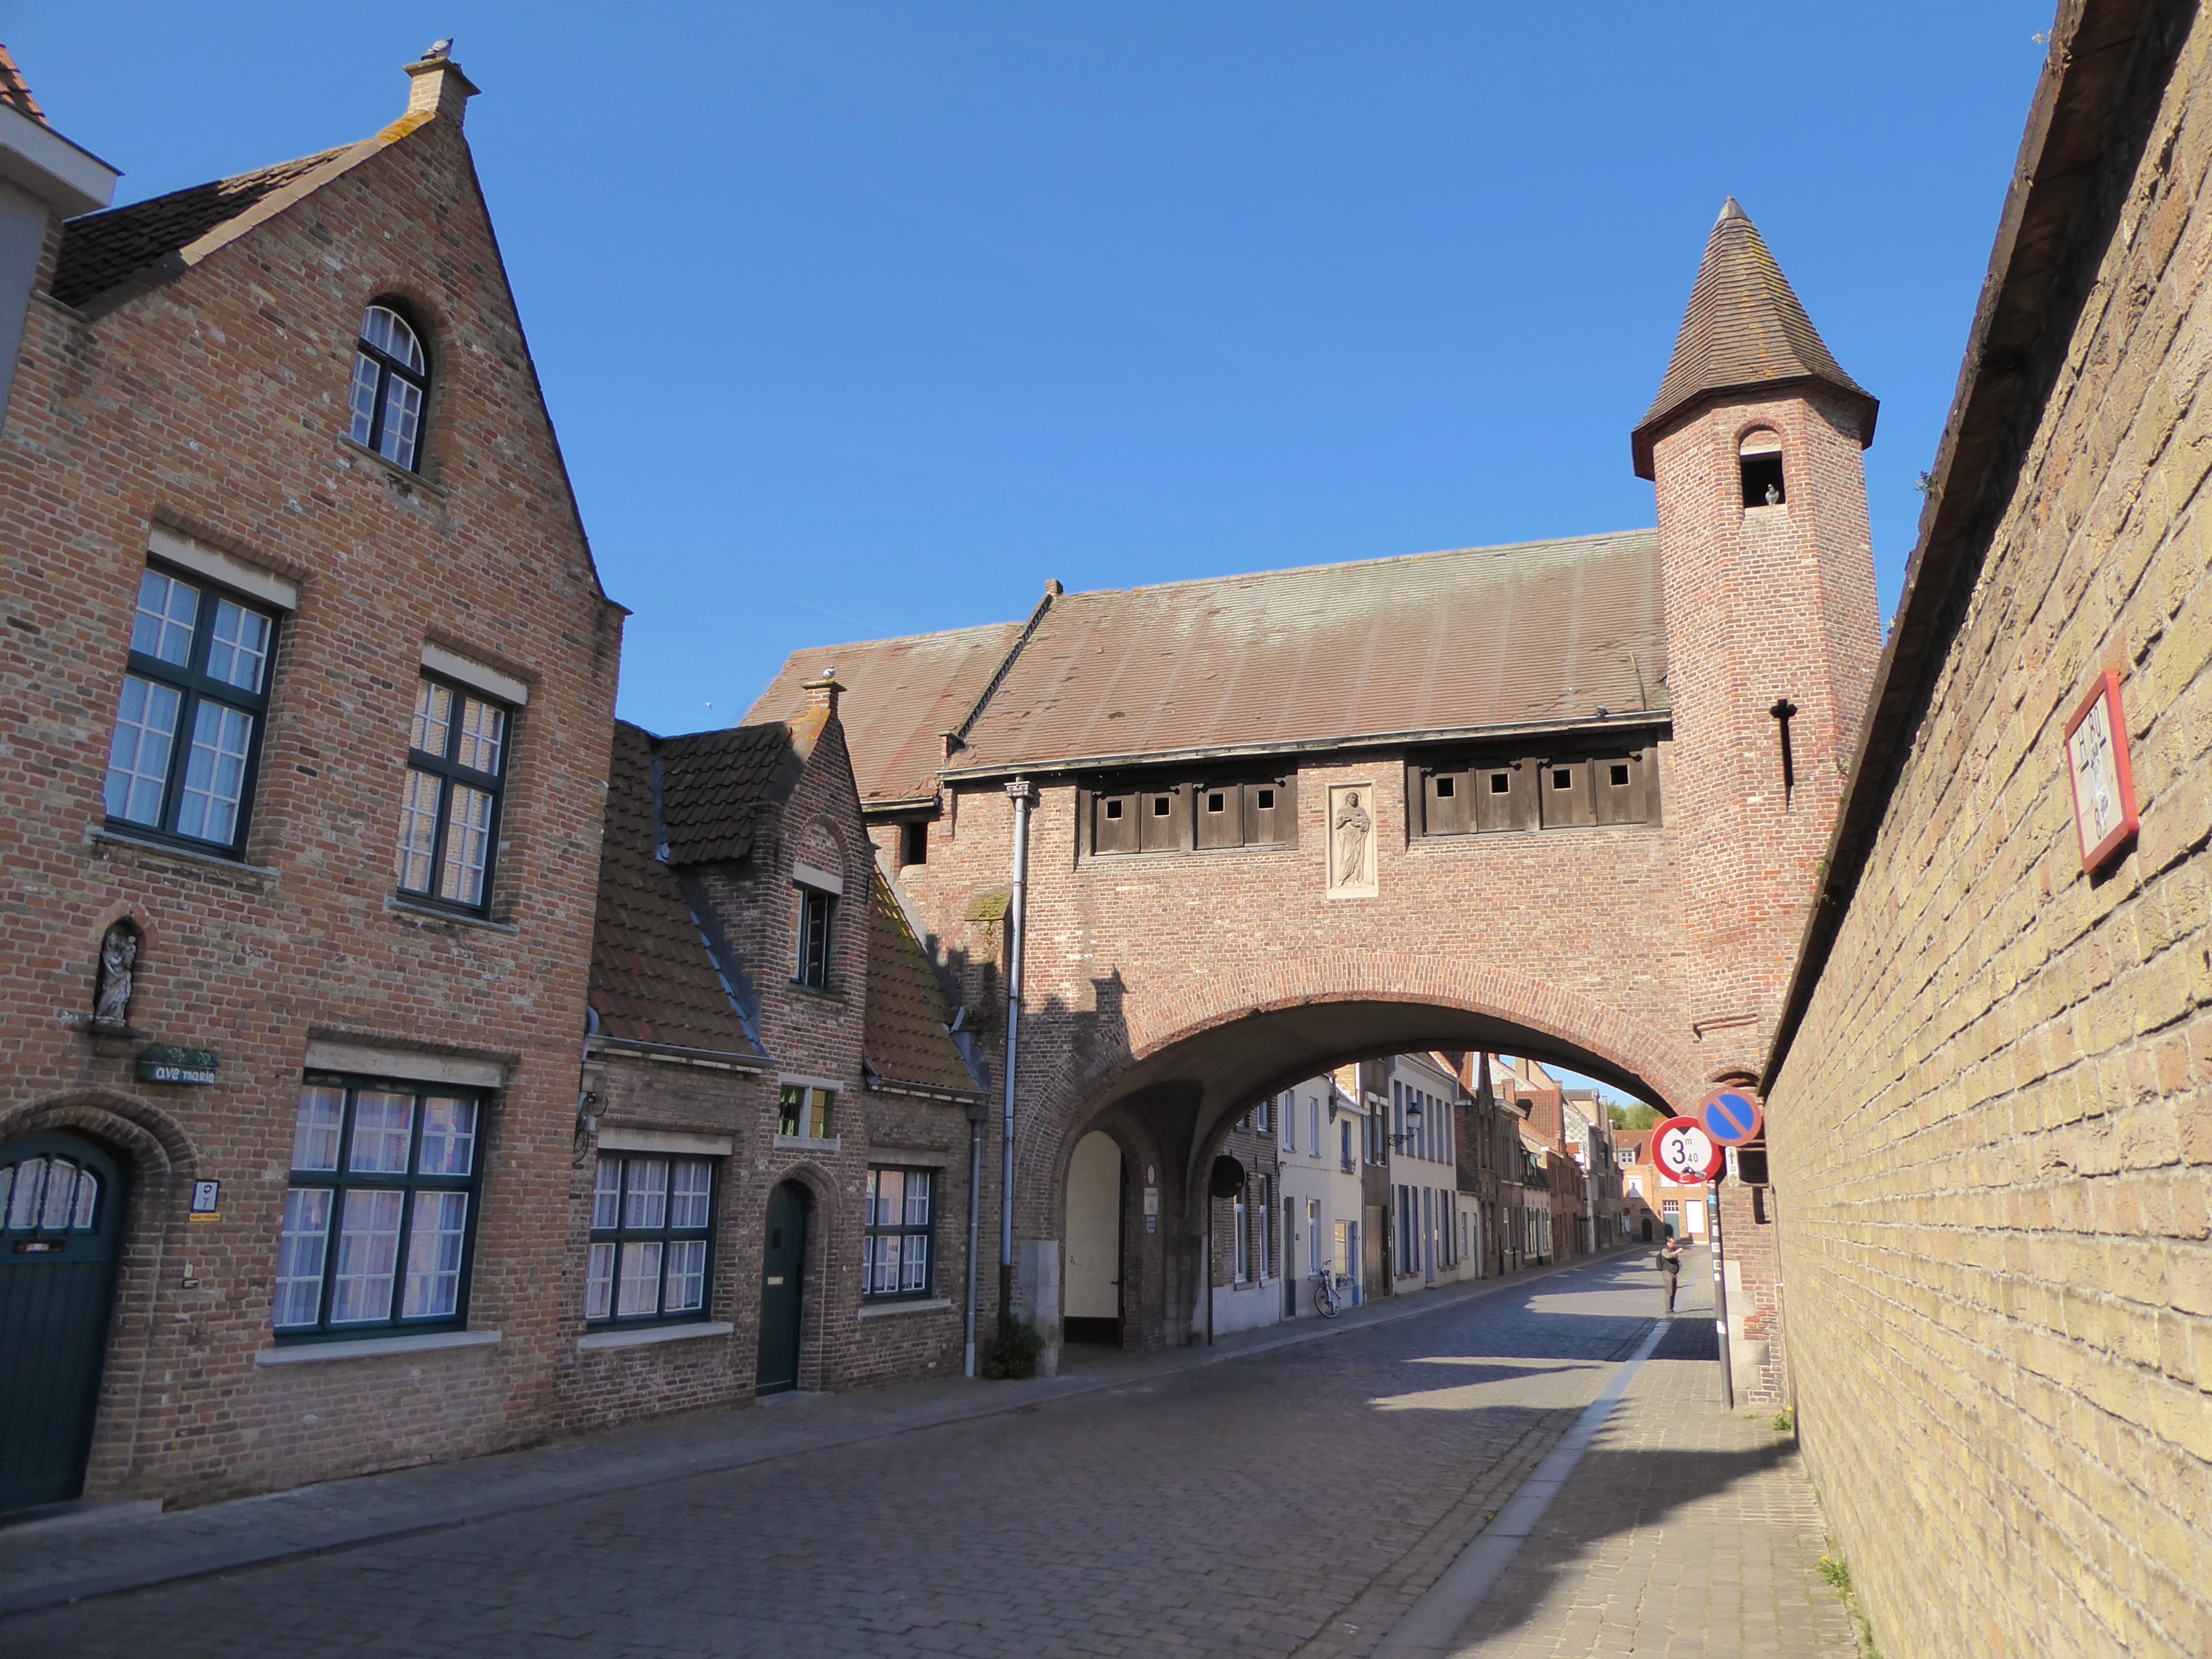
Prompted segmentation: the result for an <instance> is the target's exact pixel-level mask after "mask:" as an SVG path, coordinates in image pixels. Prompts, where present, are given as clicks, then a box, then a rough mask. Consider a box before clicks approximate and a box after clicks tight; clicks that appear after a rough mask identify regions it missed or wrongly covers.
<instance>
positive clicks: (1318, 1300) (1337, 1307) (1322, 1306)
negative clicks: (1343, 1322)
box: [1314, 1269, 1344, 1319]
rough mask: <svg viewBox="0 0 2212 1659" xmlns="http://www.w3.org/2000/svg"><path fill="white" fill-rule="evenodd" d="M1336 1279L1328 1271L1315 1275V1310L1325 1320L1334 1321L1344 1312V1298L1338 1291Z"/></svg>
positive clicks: (1324, 1270)
mask: <svg viewBox="0 0 2212 1659" xmlns="http://www.w3.org/2000/svg"><path fill="white" fill-rule="evenodd" d="M1336 1278H1337V1276H1336V1275H1335V1274H1334V1273H1331V1272H1329V1271H1328V1270H1327V1269H1323V1270H1322V1272H1320V1273H1316V1274H1315V1275H1314V1310H1315V1311H1316V1313H1318V1314H1320V1315H1321V1316H1322V1318H1323V1319H1334V1318H1335V1317H1336V1316H1337V1315H1338V1314H1339V1313H1340V1312H1342V1311H1343V1310H1344V1298H1343V1297H1340V1296H1339V1295H1338V1294H1337V1291H1336Z"/></svg>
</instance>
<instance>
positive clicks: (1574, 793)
mask: <svg viewBox="0 0 2212 1659" xmlns="http://www.w3.org/2000/svg"><path fill="white" fill-rule="evenodd" d="M1538 775H1539V779H1540V781H1541V787H1540V788H1539V789H1538V790H1537V792H1536V793H1537V797H1538V799H1540V800H1541V802H1542V803H1543V804H1542V805H1541V807H1539V808H1538V809H1537V810H1538V811H1539V812H1540V813H1541V816H1542V822H1543V825H1544V828H1545V829H1577V828H1580V827H1581V826H1583V825H1584V824H1591V823H1596V822H1597V809H1596V805H1595V803H1594V802H1593V801H1592V800H1591V799H1590V761H1589V757H1588V756H1587V755H1570V756H1568V757H1565V758H1564V759H1562V758H1557V757H1555V758H1553V759H1551V760H1547V761H1545V762H1543V763H1541V766H1540V767H1539V768H1538Z"/></svg>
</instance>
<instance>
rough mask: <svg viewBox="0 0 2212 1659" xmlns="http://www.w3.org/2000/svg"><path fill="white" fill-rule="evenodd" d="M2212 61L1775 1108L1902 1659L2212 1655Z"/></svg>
mask: <svg viewBox="0 0 2212 1659" xmlns="http://www.w3.org/2000/svg"><path fill="white" fill-rule="evenodd" d="M2079 15H2080V11H2079V9H2073V10H2069V12H2068V13H2067V14H2066V15H2064V16H2063V17H2062V22H2065V23H2070V22H2071V21H2073V20H2074V19H2075V18H2077V17H2078V16H2079ZM2053 52H2054V57H2055V58H2056V55H2057V53H2058V52H2059V47H2058V46H2056V45H2055V46H2054V47H2053ZM2208 54H2212V32H2208V30H2207V29H2206V28H2205V27H2204V25H2203V21H2202V20H2201V16H2200V17H2199V19H2198V21H2197V22H2196V24H2195V29H2194V33H2193V34H2191V36H2190V37H2189V39H2188V40H2187V42H2186V45H2185V49H2184V51H2183V53H2182V56H2181V58H2180V63H2179V69H2178V70H2176V71H2175V73H2174V75H2173V77H2172V82H2171V84H2170V85H2169V86H2167V87H2166V89H2165V91H2164V94H2163V105H2162V107H2160V109H2159V112H2158V115H2157V123H2156V125H2155V127H2154V129H2153V131H2152V132H2151V135H2150V139H2149V143H2148V146H2147V148H2146V149H2145V150H2144V151H2143V156H2144V159H2143V160H2142V162H2141V164H2140V166H2139V167H2136V168H2135V170H2134V173H2133V179H2134V182H2133V185H2132V188H2131V190H2130V194H2129V195H2128V197H2127V200H2126V203H2125V206H2124V210H2122V214H2121V218H2120V227H2119V234H2118V236H2117V237H2116V238H2115V239H2114V240H2112V243H2111V244H2110V245H2109V246H2106V247H2103V248H2101V249H2100V248H2098V247H2095V246H2093V247H2091V249H2090V250H2089V253H2088V256H2087V257H2088V258H2090V259H2091V260H2096V259H2098V258H2100V257H2101V266H2100V268H2099V269H2098V270H2097V274H2096V280H2095V286H2094V289H2093V291H2092V293H2091V295H2090V298H2089V300H2088V302H2087V306H2086V307H2085V308H2084V310H2083V312H2082V313H2081V318H2080V319H2079V322H2078V325H2077V326H2076V328H2075V333H2074V336H2073V338H2072V342H2071V344H2070V347H2069V349H2068V352H2067V355H2066V357H2065V360H2064V362H2063V367H2062V368H2061V369H2060V371H2059V376H2058V380H2057V386H2056V389H2055V391H2054V392H2053V393H2052V395H2051V398H2049V400H2048V401H2047V403H2046V404H2045V406H2044V408H2043V409H2042V410H2041V414H2040V423H2039V426H2038V427H2037V428H2035V430H2034V435H2033V441H2032V444H2030V446H2029V447H2028V448H2027V452H2026V459H2025V463H2024V465H2023V466H2022V469H2021V474H2020V476H2019V478H2018V481H2017V483H2016V485H2015V489H2014V493H2013V495H2012V497H2011V500H2010V502H2009V505H2008V507H2006V509H2005V511H2004V513H2003V516H2002V520H2001V521H2000V522H1999V523H1998V524H1997V525H1996V529H1995V532H1994V538H1993V540H1992V541H1991V542H1990V554H1989V556H1988V558H1987V560H1986V562H1985V563H1984V566H1983V567H1982V572H1981V575H1980V580H1979V581H1978V584H1977V585H1975V586H1973V588H1972V592H1971V594H1967V595H1965V596H1964V598H1963V601H1962V602H1963V605H1964V609H1963V613H1962V617H1961V620H1960V623H1959V626H1958V629H1957V631H1956V633H1955V635H1953V636H1952V638H1951V641H1950V643H1949V646H1948V657H1947V658H1945V659H1943V660H1942V663H1941V666H1940V671H1939V674H1938V677H1937V678H1936V681H1935V684H1934V689H1933V693H1932V696H1931V698H1930V700H1929V703H1928V704H1927V706H1926V708H1925V711H1924V713H1923V714H1920V715H1919V716H1918V718H1917V730H1915V731H1913V732H1911V749H1910V752H1909V753H1908V754H1907V755H1906V756H1905V759H1904V761H1903V763H1902V770H1901V773H1900V774H1899V778H1898V781H1897V784H1896V787H1895V790H1894V793H1893V794H1892V795H1891V796H1890V798H1889V800H1888V805H1887V811H1886V815H1885V816H1884V817H1883V818H1882V820H1881V823H1880V826H1879V832H1878V836H1877V838H1876V839H1875V842H1874V843H1873V848H1872V852H1871V854H1870V856H1869V861H1868V863H1867V865H1866V867H1865V870H1864V873H1863V876H1862V877H1861V878H1860V879H1859V881H1858V884H1857V890H1856V894H1855V896H1854V898H1853V900H1852V902H1851V904H1850V909H1849V911H1848V913H1847V915H1845V917H1844V920H1843V921H1842V924H1841V928H1840V932H1839V933H1838V937H1837V940H1836V945H1835V949H1834V951H1833V954H1832V957H1830V958H1829V960H1828V963H1827V965H1826V971H1825V973H1824V974H1823V975H1822V976H1821V978H1820V981H1819V985H1818V988H1817V991H1816V993H1815V994H1814V997H1813V999H1812V1001H1811V1005H1810V1008H1809V1011H1808V1015H1807V1018H1806V1019H1805V1021H1804V1024H1803V1026H1802V1030H1800V1031H1799V1033H1798V1035H1797V1036H1796V1041H1795V1043H1794V1046H1793V1047H1792V1048H1791V1049H1790V1053H1789V1055H1788V1057H1787V1060H1786V1061H1785V1063H1784V1066H1783V1068H1782V1070H1781V1072H1780V1073H1779V1075H1778V1079H1776V1082H1775V1087H1774V1090H1773V1092H1772V1097H1771V1102H1772V1112H1771V1125H1772V1127H1771V1131H1770V1135H1771V1140H1772V1143H1773V1158H1774V1170H1775V1176H1776V1180H1777V1182H1778V1188H1779V1189H1780V1191H1781V1194H1782V1207H1781V1211H1780V1218H1779V1225H1778V1232H1779V1235H1780V1242H1781V1246H1782V1276H1783V1279H1784V1282H1785V1284H1786V1286H1787V1290H1786V1296H1787V1303H1788V1308H1789V1322H1788V1326H1787V1340H1788V1344H1789V1347H1790V1358H1791V1364H1790V1372H1791V1376H1792V1378H1793V1381H1794V1386H1795V1388H1796V1396H1797V1401H1798V1406H1799V1420H1800V1425H1801V1431H1802V1435H1803V1438H1804V1443H1805V1446H1806V1450H1807V1455H1808V1460H1809V1462H1810V1463H1811V1466H1812V1468H1813V1469H1814V1473H1815V1474H1816V1476H1817V1478H1818V1480H1819V1482H1820V1488H1821V1492H1822V1496H1823V1498H1824V1499H1825V1501H1826V1506H1827V1510H1828V1513H1829V1516H1830V1518H1831V1522H1832V1525H1833V1526H1834V1528H1835V1529H1836V1533H1837V1534H1838V1543H1839V1545H1840V1547H1842V1548H1843V1549H1844V1551H1845V1552H1846V1553H1848V1554H1849V1557H1850V1561H1851V1565H1852V1567H1853V1569H1854V1572H1855V1576H1856V1580H1857V1584H1858V1587H1859V1589H1860V1592H1861V1595H1863V1598H1864V1600H1865V1601H1866V1603H1867V1605H1868V1606H1869V1608H1870V1609H1871V1612H1872V1615H1873V1619H1874V1623H1875V1628H1876V1631H1877V1633H1878V1634H1879V1636H1880V1638H1881V1642H1882V1644H1883V1646H1884V1647H1885V1648H1886V1649H1887V1650H1889V1651H1891V1652H1895V1653H1909V1654H1944V1655H1959V1656H1982V1655H1999V1654H2004V1655H2027V1654H2036V1655H2051V1656H2074V1655H2081V1656H2087V1655H2106V1654H2115V1653H2128V1654H2133V1655H2136V1656H2149V1655H2171V1656H2177V1659H2178V1656H2182V1655H2203V1654H2204V1653H2207V1652H2212V1396H2208V1392H2207V1391H2208V1389H2212V1019H2208V1018H2206V1010H2207V1006H2208V1004H2212V926H2209V925H2208V919H2207V917H2208V907H2209V906H2212V859H2208V857H2207V854H2206V843H2207V836H2208V830H2212V753H2208V750H2212V672H2208V664H2212V575H2208V568H2212V501H2208V500H2207V498H2206V495H2205V490H2204V484H2205V480H2206V476H2207V470H2208V465H2212V398H2208V397H2207V396H2206V392H2205V365H2206V362H2207V361H2208V356H2212V354H2208V344H2212V330H2208V325H2207V317H2208V314H2212V288H2208V287H2207V286H2206V283H2205V276H2206V272H2207V271H2208V270H2212V212H2208V204H2207V199H2206V195H2205V182H2206V177H2207V169H2208V167H2212V61H2208ZM2158 96H2159V94H2158V93H2157V91H2156V89H2155V88H2154V90H2153V93H2152V97H2153V99H2154V100H2155V99H2156V98H2157V97H2158ZM2065 113H2066V112H2065V109H2064V108H2063V106H2062V107H2061V110H2060V118H2063V117H2064V116H2065ZM2034 132H2035V130H2034V129H2032V130H2031V140H2032V142H2033V141H2034ZM2082 154H2083V153H2082V150H2081V148H2080V146H2079V145H2078V144H2077V145H2076V146H2075V147H2074V148H2071V149H2068V150H2067V151H2066V155H2067V157H2068V160H2067V161H2066V167H2068V168H2069V169H2076V170H2079V171H2081V172H2082V173H2087V172H2088V171H2089V170H2090V169H2089V167H2088V165H2087V163H2085V162H2084V161H2083V160H2082ZM2092 160H2093V158H2092ZM2033 176H2034V174H2033V169H2030V170H2029V171H2027V172H2024V173H2023V175H2022V177H2023V179H2030V178H2033ZM2127 176H2128V173H2126V172H2125V171H2123V172H2122V173H2120V175H2119V177H2120V179H2126V178H2127ZM2066 199H2067V200H2068V201H2069V203H2070V202H2072V201H2073V199H2074V198H2073V197H2071V196H2069V197H2066ZM2039 258H2041V256H2040V255H2039ZM2038 268H2039V270H2040V269H2042V266H2040V265H2039V267H2038ZM2044 280H2045V278H2044V277H2042V276H2039V277H2038V278H2037V281H2038V282H2039V283H2040V282H2042V281H2044ZM2054 344H2055V343H2054ZM2029 412H2030V413H2031V414H2033V410H2031V411H2029ZM1961 487H1964V486H1963V483H1962V485H1961ZM2106 669H2112V670H2114V671H2118V673H2119V674H2120V676H2121V678H2122V682H2123V694H2122V695H2123V697H2124V702H2125V706H2126V714H2127V726H2128V732H2129V735H2130V742H2131V744H2132V745H2133V751H2134V763H2135V777H2136V787H2137V789H2138V792H2139V794H2140V797H2141V800H2142V831H2141V835H2140V837H2139V840H2138V842H2137V844H2136V847H2135V848H2133V850H2132V851H2131V852H2130V853H2129V854H2128V855H2127V856H2126V857H2125V858H2124V860H2122V861H2121V862H2120V863H2119V864H2118V866H2117V867H2116V868H2114V869H2113V870H2112V872H2110V873H2109V874H2108V875H2106V876H2105V877H2103V878H2100V879H2092V878H2089V877H2087V876H2085V875H2084V873H2083V872H2082V870H2081V855H2080V849H2079V846H2078V843H2077V842H2076V839H2075V825H2074V818H2073V811H2072V807H2071V802H2070V799H2069V788H2068V784H2067V780H2066V769H2065V764H2064V759H2063V743H2062V739H2063V726H2064V724H2065V722H2066V721H2067V720H2068V719H2069V717H2070V716H2071V714H2072V713H2073V711H2074V709H2075V706H2076V704H2077V702H2079V700H2080V698H2081V696H2082V695H2083V693H2084V691H2085V690H2086V688H2087V685H2088V684H2089V683H2090V681H2091V680H2092V678H2093V677H2094V676H2096V675H2097V674H2098V673H2099V672H2100V671H2103V670H2106Z"/></svg>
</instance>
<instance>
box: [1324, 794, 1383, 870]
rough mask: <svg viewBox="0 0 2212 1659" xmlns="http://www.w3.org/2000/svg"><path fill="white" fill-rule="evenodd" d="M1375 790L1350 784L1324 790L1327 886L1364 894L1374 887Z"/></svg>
mask: <svg viewBox="0 0 2212 1659" xmlns="http://www.w3.org/2000/svg"><path fill="white" fill-rule="evenodd" d="M1374 799H1375V792H1374V790H1373V789H1371V788H1370V787H1367V786H1365V785H1364V784H1362V785H1352V786H1350V787H1345V788H1340V789H1332V790H1330V791H1329V792H1328V845H1329V872H1328V890H1329V891H1330V892H1331V893H1334V894H1343V895H1346V896H1365V895H1368V894H1371V893H1373V892H1374V890H1375V814H1374V811H1373V810H1372V803H1373V801H1374Z"/></svg>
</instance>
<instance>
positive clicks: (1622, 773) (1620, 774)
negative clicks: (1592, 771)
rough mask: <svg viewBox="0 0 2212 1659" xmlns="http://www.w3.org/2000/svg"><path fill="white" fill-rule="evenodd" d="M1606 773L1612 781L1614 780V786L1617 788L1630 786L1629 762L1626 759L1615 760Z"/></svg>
mask: <svg viewBox="0 0 2212 1659" xmlns="http://www.w3.org/2000/svg"><path fill="white" fill-rule="evenodd" d="M1605 775H1606V776H1607V778H1608V779H1609V780H1611V781H1612V783H1613V787H1614V788H1616V789H1625V788H1626V787H1628V763H1627V762H1626V761H1615V762H1613V764H1612V765H1610V766H1608V767H1607V769H1606V773H1605Z"/></svg>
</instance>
